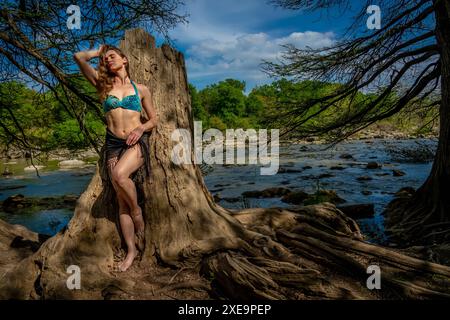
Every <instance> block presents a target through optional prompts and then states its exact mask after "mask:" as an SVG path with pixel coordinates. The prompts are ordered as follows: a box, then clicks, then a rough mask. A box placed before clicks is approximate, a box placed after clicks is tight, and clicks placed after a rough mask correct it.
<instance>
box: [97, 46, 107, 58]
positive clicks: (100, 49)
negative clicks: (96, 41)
mask: <svg viewBox="0 0 450 320" xmlns="http://www.w3.org/2000/svg"><path fill="white" fill-rule="evenodd" d="M105 49H106V45H105V44H101V45H100V47H99V48H98V50H97V56H98V57H100V55H101V54H103V53H104V52H103V51H104V50H105Z"/></svg>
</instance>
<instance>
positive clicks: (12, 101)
mask: <svg viewBox="0 0 450 320" xmlns="http://www.w3.org/2000/svg"><path fill="white" fill-rule="evenodd" d="M70 81H71V82H72V84H73V85H75V86H77V88H79V90H81V91H83V92H84V93H86V94H88V95H90V96H92V98H94V99H97V95H96V92H95V89H94V88H93V87H92V85H91V84H89V83H88V82H87V80H86V79H85V78H84V77H82V76H80V75H74V76H72V77H70ZM340 88H342V85H340V84H335V83H323V82H319V81H301V82H294V81H289V80H287V79H284V78H283V79H280V80H278V81H274V82H273V83H271V84H266V85H262V86H257V87H255V88H253V89H252V90H251V92H250V93H249V94H248V96H246V95H245V94H244V91H245V82H243V81H239V80H235V79H225V80H224V81H220V82H218V83H215V84H212V85H209V86H207V87H206V88H204V89H202V90H197V89H196V88H195V87H194V86H193V85H191V84H189V93H190V97H191V106H192V113H193V117H194V120H195V121H202V129H203V131H205V130H207V129H209V128H216V129H219V130H221V131H224V130H226V129H237V128H242V129H244V130H246V129H256V130H258V129H262V128H264V129H270V127H269V126H267V124H266V119H267V118H268V117H270V116H275V117H277V116H279V114H280V113H281V111H283V112H285V111H288V110H294V109H295V108H299V106H300V105H301V104H302V103H303V102H305V101H310V100H311V99H318V98H320V97H323V96H324V95H328V94H330V93H333V92H335V91H336V90H338V89H340ZM56 94H57V95H58V99H57V98H56V96H55V93H54V92H49V91H48V92H37V91H35V90H33V89H31V88H28V87H27V86H26V85H25V84H22V83H19V82H15V81H11V82H2V83H0V121H1V124H2V126H0V143H1V144H6V143H8V140H7V139H8V137H9V136H10V134H11V133H12V134H14V135H16V136H18V137H22V131H21V130H20V128H19V126H18V125H17V123H18V124H20V127H21V128H22V130H23V132H24V134H25V136H26V137H27V140H28V141H30V142H31V143H33V144H35V145H39V146H41V147H42V149H43V150H51V149H55V148H62V147H63V148H68V149H79V148H85V147H88V146H89V143H88V140H87V139H86V137H85V136H84V135H83V133H82V130H81V129H80V124H79V122H78V120H76V118H75V116H74V112H75V113H76V114H77V115H78V117H79V118H80V119H82V120H81V122H82V125H83V126H85V127H86V128H87V129H88V130H89V132H91V133H92V134H93V136H94V137H95V136H98V137H101V136H103V134H104V130H105V125H104V123H103V121H102V119H99V118H98V115H97V114H96V113H94V112H92V111H89V110H86V106H85V104H84V103H83V102H82V101H80V100H78V99H77V98H76V97H74V96H71V95H66V94H67V92H64V90H63V89H62V87H56ZM377 98H378V95H377V94H373V93H372V94H364V93H361V92H358V93H357V94H356V95H355V96H354V97H352V99H349V98H347V99H344V100H342V101H340V102H338V103H336V104H335V105H333V106H332V107H330V108H329V109H328V110H326V111H325V112H323V113H321V114H320V115H319V116H314V113H315V112H317V111H318V108H319V106H318V105H310V106H308V108H305V110H303V114H302V117H303V118H304V119H306V118H307V117H311V118H310V119H309V120H307V121H306V123H305V125H306V128H308V126H310V127H312V128H314V127H315V126H319V125H323V124H324V123H334V122H336V121H341V120H342V119H345V117H346V116H348V112H357V111H358V108H359V107H360V106H361V105H362V104H365V103H370V102H371V101H374V100H375V99H377ZM397 98H398V97H397V96H396V94H395V93H391V95H390V96H388V97H386V98H385V99H384V100H383V103H381V104H380V108H379V109H378V111H383V110H384V109H388V108H389V106H390V105H391V104H392V103H394V101H396V100H397ZM69 100H70V101H71V102H72V105H74V106H75V110H66V107H65V105H66V104H67V102H68V101H69ZM405 110H406V111H405V112H404V113H402V112H400V113H399V114H396V115H394V116H392V117H391V118H389V119H385V120H382V121H380V122H378V123H377V126H378V128H379V129H380V130H402V131H404V132H408V133H423V132H429V131H430V130H431V129H430V128H429V127H423V125H425V124H426V123H429V122H430V121H431V120H432V119H433V118H435V117H436V110H437V108H435V109H423V108H422V109H421V108H417V107H416V106H415V105H411V106H409V108H407V109H405ZM11 113H12V114H14V116H15V119H14V118H13V117H12V115H11ZM6 131H8V133H7V132H6ZM317 200H318V201H320V200H321V199H317Z"/></svg>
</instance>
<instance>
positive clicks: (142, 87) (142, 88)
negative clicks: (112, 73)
mask: <svg viewBox="0 0 450 320" xmlns="http://www.w3.org/2000/svg"><path fill="white" fill-rule="evenodd" d="M135 84H136V88H137V89H138V91H139V93H141V94H142V93H147V92H150V89H149V88H148V87H147V86H146V85H145V84H142V83H137V82H135Z"/></svg>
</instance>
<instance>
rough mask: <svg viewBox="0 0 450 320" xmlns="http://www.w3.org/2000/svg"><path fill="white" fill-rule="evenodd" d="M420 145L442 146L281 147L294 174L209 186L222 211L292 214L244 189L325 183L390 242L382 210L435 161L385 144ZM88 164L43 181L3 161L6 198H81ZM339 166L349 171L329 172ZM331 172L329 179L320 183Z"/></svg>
mask: <svg viewBox="0 0 450 320" xmlns="http://www.w3.org/2000/svg"><path fill="white" fill-rule="evenodd" d="M417 143H420V144H422V145H426V146H428V147H430V148H435V146H436V144H437V142H436V140H435V139H434V140H433V139H405V140H383V139H371V140H354V141H348V142H343V143H340V144H338V145H336V146H334V147H333V148H330V149H328V150H325V151H323V150H321V149H323V148H324V145H322V144H314V143H308V144H302V143H300V144H294V143H282V144H281V145H280V156H279V165H280V168H284V169H290V170H291V171H295V172H285V173H282V172H281V171H280V172H279V173H277V174H275V175H269V176H264V175H260V166H259V165H226V166H222V165H214V166H213V167H212V171H211V172H209V173H208V174H207V175H206V176H205V183H206V185H207V187H208V189H209V190H210V191H211V193H212V194H213V195H216V194H220V197H221V198H229V200H230V201H227V200H220V201H219V204H220V205H222V206H223V207H227V208H233V209H235V208H245V207H272V206H277V207H286V208H289V207H290V204H287V203H284V202H282V201H281V200H280V198H244V197H241V195H242V193H243V192H245V191H254V190H263V189H266V188H270V187H285V188H289V189H291V190H293V191H297V190H303V191H305V192H307V193H314V192H315V190H316V188H317V183H319V187H320V188H322V189H331V190H334V191H336V192H337V194H338V195H339V196H340V197H341V198H343V199H345V200H346V203H345V204H354V203H358V204H360V203H373V204H374V206H375V215H374V217H373V218H368V219H359V220H358V223H359V225H360V227H361V229H362V231H363V233H364V234H365V235H366V237H367V239H368V240H369V241H371V242H375V243H384V242H386V241H387V238H386V235H385V232H384V226H383V216H382V215H381V212H382V211H383V208H384V207H385V206H386V204H388V203H389V201H390V200H392V199H393V197H394V193H395V192H397V191H398V190H399V189H400V188H402V187H406V186H409V187H413V188H415V189H416V188H418V187H419V186H420V185H421V184H422V183H423V182H424V181H425V179H426V177H427V176H428V174H429V172H430V170H431V165H432V162H431V161H427V162H419V163H417V162H407V161H403V160H402V159H397V157H394V156H393V155H392V153H390V152H388V151H387V149H386V144H388V145H389V146H391V148H394V149H401V148H412V147H414V146H416V145H417ZM342 154H349V155H351V156H352V158H349V159H343V158H341V155H342ZM83 160H85V161H86V166H84V167H81V168H74V169H61V168H59V167H58V161H49V162H47V163H44V164H43V165H45V167H44V168H42V169H40V170H39V174H40V176H41V177H37V176H36V173H35V172H33V171H24V167H26V166H29V165H30V163H29V160H26V159H12V160H3V161H2V162H0V172H4V170H5V167H6V166H8V169H9V171H11V172H12V173H13V174H12V175H11V176H9V177H1V178H0V200H2V201H3V200H5V199H6V198H7V197H9V196H11V195H14V194H18V193H20V194H23V195H24V196H35V197H46V196H58V195H61V196H62V195H66V194H73V195H80V194H81V193H82V192H83V191H84V190H85V189H86V187H87V185H88V183H89V182H90V180H91V178H92V175H93V174H94V173H95V162H96V159H95V158H89V159H83ZM371 161H375V162H377V163H379V164H381V165H382V166H381V168H379V169H367V168H366V164H367V163H368V162H371ZM334 166H338V167H343V169H341V170H333V169H330V168H331V167H334ZM393 169H396V170H401V171H403V172H404V173H405V175H403V176H394V175H393V174H392V170H393ZM324 173H327V174H328V177H323V178H320V179H317V177H318V176H320V175H322V174H324ZM361 176H369V177H370V178H371V180H358V179H357V178H358V177H361ZM14 187H17V188H14ZM10 188H14V189H10ZM363 191H365V192H364V194H363V193H362V192H363ZM237 197H240V199H239V201H236V198H237ZM233 198H234V200H233V201H231V199H233ZM72 215H73V210H68V209H58V210H44V211H38V212H26V211H23V212H21V213H20V214H17V213H6V212H2V211H0V218H1V219H3V220H5V221H7V222H9V223H12V224H21V225H24V226H26V227H27V228H29V229H30V230H33V231H35V232H39V233H44V234H49V235H53V234H55V233H56V232H58V231H59V230H61V228H63V227H64V226H65V225H66V224H67V223H68V221H69V220H70V219H71V217H72Z"/></svg>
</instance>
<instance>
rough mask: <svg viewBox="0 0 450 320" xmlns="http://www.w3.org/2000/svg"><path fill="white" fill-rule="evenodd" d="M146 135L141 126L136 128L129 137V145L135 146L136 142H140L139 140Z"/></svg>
mask: <svg viewBox="0 0 450 320" xmlns="http://www.w3.org/2000/svg"><path fill="white" fill-rule="evenodd" d="M143 133H144V128H142V127H141V126H139V127H136V128H135V129H134V130H133V131H131V133H130V134H129V135H128V138H127V145H129V146H132V145H134V144H135V143H136V142H138V140H139V139H140V138H141V136H142V134H143Z"/></svg>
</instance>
